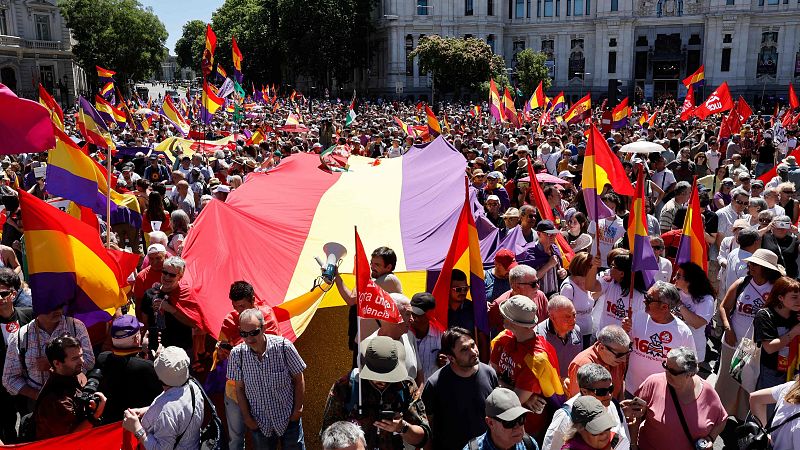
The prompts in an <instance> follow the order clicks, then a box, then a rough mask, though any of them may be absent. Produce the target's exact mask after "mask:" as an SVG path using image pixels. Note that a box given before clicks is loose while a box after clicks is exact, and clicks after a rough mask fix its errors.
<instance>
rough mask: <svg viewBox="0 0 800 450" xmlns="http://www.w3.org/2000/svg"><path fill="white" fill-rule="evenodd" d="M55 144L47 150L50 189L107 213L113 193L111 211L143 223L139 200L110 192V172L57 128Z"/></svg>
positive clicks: (99, 212) (136, 222) (52, 191)
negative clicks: (108, 202) (107, 205)
mask: <svg viewBox="0 0 800 450" xmlns="http://www.w3.org/2000/svg"><path fill="white" fill-rule="evenodd" d="M54 131H55V134H56V145H55V148H54V149H52V150H50V151H49V152H48V154H47V191H48V192H49V193H51V194H53V195H57V196H59V197H63V198H65V199H68V200H72V201H73V202H75V203H77V204H78V205H81V206H85V207H87V208H90V209H91V210H92V211H94V212H95V213H97V214H100V215H101V216H105V215H106V201H107V196H108V195H109V194H110V198H111V214H112V216H115V217H121V218H124V219H125V222H128V223H130V224H131V225H133V226H135V227H136V228H140V227H141V226H142V215H141V213H140V211H139V202H138V201H137V200H136V197H135V196H133V195H130V194H120V193H118V192H117V191H115V190H114V189H111V191H110V192H109V189H108V173H107V172H106V171H105V169H104V168H103V167H102V166H100V165H99V164H97V163H96V162H95V161H94V160H93V159H92V158H90V157H89V156H87V155H86V154H85V153H84V152H83V151H82V150H81V149H80V148H79V147H78V146H77V145H76V144H75V142H73V141H72V139H70V138H69V136H67V135H66V134H65V133H64V132H63V131H61V130H58V129H56V130H54Z"/></svg>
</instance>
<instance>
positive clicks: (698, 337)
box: [680, 291, 714, 362]
mask: <svg viewBox="0 0 800 450" xmlns="http://www.w3.org/2000/svg"><path fill="white" fill-rule="evenodd" d="M680 292H681V303H683V306H685V307H686V309H688V310H689V311H691V312H693V313H695V314H697V315H698V316H700V317H702V318H703V319H705V321H706V323H710V322H711V318H712V317H714V297H712V296H710V295H706V296H704V297H703V299H702V300H700V302H699V303H695V302H694V300H692V296H691V295H689V294H688V293H686V292H683V291H680ZM686 325H688V326H689V328H691V329H692V336H694V347H695V348H696V349H697V361H698V362H702V361H704V360H705V359H706V326H705V325H703V326H702V327H700V328H692V326H691V325H689V324H688V323H687V324H686Z"/></svg>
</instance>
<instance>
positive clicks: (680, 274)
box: [675, 272, 685, 280]
mask: <svg viewBox="0 0 800 450" xmlns="http://www.w3.org/2000/svg"><path fill="white" fill-rule="evenodd" d="M675 279H676V280H684V279H685V278H684V276H683V274H682V273H680V272H678V273H676V274H675Z"/></svg>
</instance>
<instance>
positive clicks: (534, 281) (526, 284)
mask: <svg viewBox="0 0 800 450" xmlns="http://www.w3.org/2000/svg"><path fill="white" fill-rule="evenodd" d="M517 284H521V285H523V286H530V287H532V288H535V287H536V286H539V280H533V281H530V282H528V283H517Z"/></svg>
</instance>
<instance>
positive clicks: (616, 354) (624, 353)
mask: <svg viewBox="0 0 800 450" xmlns="http://www.w3.org/2000/svg"><path fill="white" fill-rule="evenodd" d="M603 347H605V348H606V350H608V351H609V352H611V354H612V355H614V357H616V358H617V359H619V358H624V357H626V356H628V354H629V353H631V352H632V351H633V342H631V343H630V344H628V350H626V351H622V352H618V351H615V350H612V349H611V347H609V346H607V345H604V346H603Z"/></svg>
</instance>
